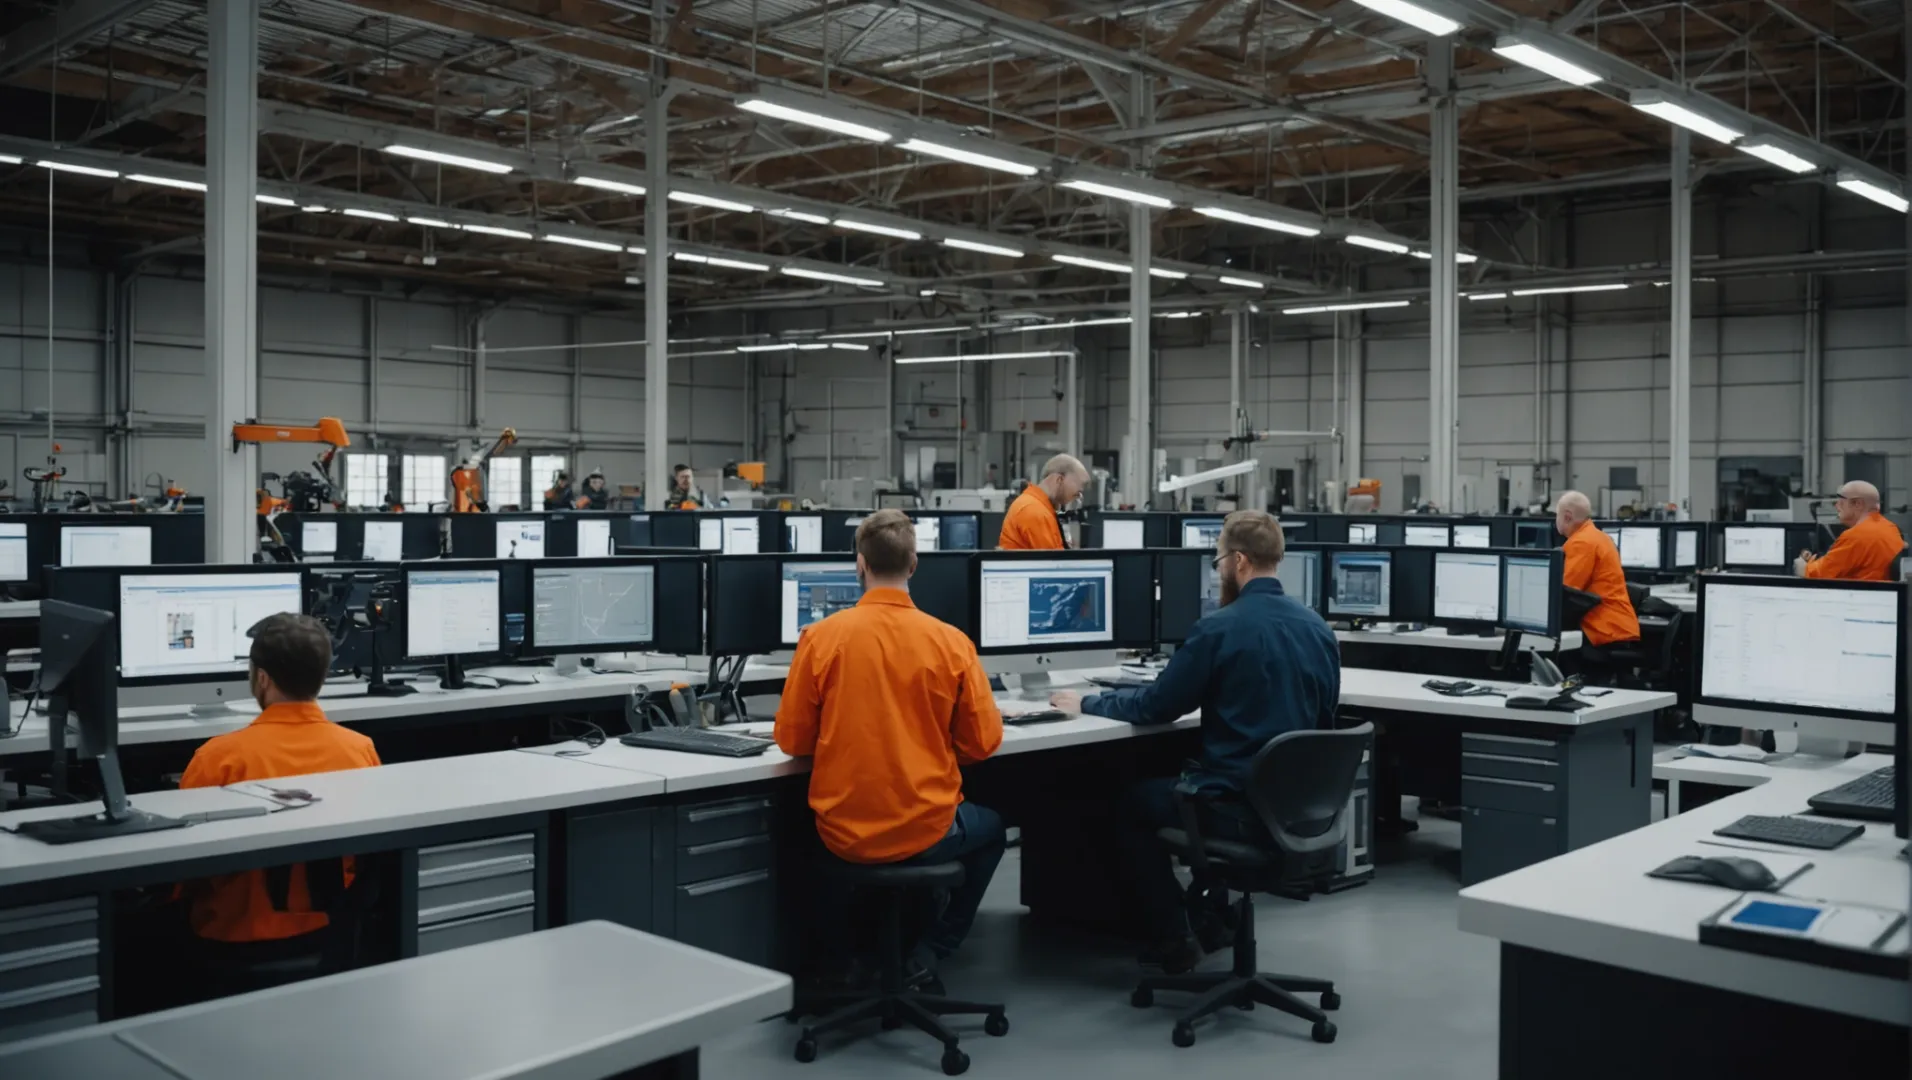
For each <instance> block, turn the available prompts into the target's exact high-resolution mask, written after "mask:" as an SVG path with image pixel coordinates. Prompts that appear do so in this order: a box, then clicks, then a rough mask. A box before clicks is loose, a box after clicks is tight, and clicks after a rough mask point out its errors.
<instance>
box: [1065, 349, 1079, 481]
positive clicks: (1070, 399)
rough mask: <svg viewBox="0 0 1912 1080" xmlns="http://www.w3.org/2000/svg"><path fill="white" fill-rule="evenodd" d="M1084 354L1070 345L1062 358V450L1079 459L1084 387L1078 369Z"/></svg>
mask: <svg viewBox="0 0 1912 1080" xmlns="http://www.w3.org/2000/svg"><path fill="white" fill-rule="evenodd" d="M1081 365H1082V354H1081V353H1079V352H1077V351H1076V349H1075V347H1074V346H1070V348H1069V355H1067V356H1065V357H1063V358H1062V417H1061V420H1062V424H1061V427H1062V452H1063V453H1065V454H1068V455H1069V456H1070V457H1073V458H1076V459H1078V460H1080V459H1081V457H1082V387H1081V384H1080V383H1079V381H1078V375H1077V371H1078V369H1079V368H1080V367H1081Z"/></svg>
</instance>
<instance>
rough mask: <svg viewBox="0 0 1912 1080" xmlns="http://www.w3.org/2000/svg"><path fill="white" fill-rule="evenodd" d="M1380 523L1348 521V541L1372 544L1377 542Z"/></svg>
mask: <svg viewBox="0 0 1912 1080" xmlns="http://www.w3.org/2000/svg"><path fill="white" fill-rule="evenodd" d="M1379 539H1380V525H1379V524H1378V523H1376V522H1373V521H1350V522H1348V543H1350V544H1373V543H1377V542H1379Z"/></svg>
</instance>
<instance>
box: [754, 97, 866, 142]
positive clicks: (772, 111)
mask: <svg viewBox="0 0 1912 1080" xmlns="http://www.w3.org/2000/svg"><path fill="white" fill-rule="evenodd" d="M737 107H738V108H739V109H742V110H743V111H745V112H749V113H756V114H757V115H758V116H771V117H775V118H776V119H778V120H788V121H790V122H791V123H793V124H803V125H804V126H806V127H813V128H822V129H823V130H824V131H834V132H836V133H837V134H838V135H848V136H849V137H850V138H852V139H864V140H867V141H869V142H889V141H890V133H889V132H887V131H883V130H881V129H880V128H873V127H870V126H868V125H866V124H858V123H854V122H852V121H849V120H839V119H837V118H836V117H834V116H825V115H823V114H822V113H816V112H811V111H809V110H808V109H797V108H792V107H791V106H789V105H779V104H778V103H776V102H774V101H769V100H766V99H764V98H744V99H743V100H741V101H739V102H737Z"/></svg>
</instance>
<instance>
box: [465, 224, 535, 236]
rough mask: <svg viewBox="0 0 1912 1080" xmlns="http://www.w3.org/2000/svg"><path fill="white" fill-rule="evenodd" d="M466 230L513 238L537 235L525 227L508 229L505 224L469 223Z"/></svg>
mask: <svg viewBox="0 0 1912 1080" xmlns="http://www.w3.org/2000/svg"><path fill="white" fill-rule="evenodd" d="M465 231H466V232H475V233H483V234H484V235H486V236H504V237H509V238H510V239H512V240H536V239H537V237H535V236H532V235H531V234H530V233H528V232H525V231H524V230H523V229H507V228H505V227H504V226H503V225H467V226H465Z"/></svg>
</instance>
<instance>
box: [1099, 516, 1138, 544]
mask: <svg viewBox="0 0 1912 1080" xmlns="http://www.w3.org/2000/svg"><path fill="white" fill-rule="evenodd" d="M1146 534H1147V529H1146V526H1144V525H1143V523H1142V520H1141V519H1140V518H1109V519H1107V520H1106V521H1104V522H1102V546H1103V547H1104V548H1107V549H1113V550H1118V551H1130V550H1136V551H1139V550H1141V549H1142V548H1144V547H1147V546H1148V544H1147V541H1146V539H1145V537H1146Z"/></svg>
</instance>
